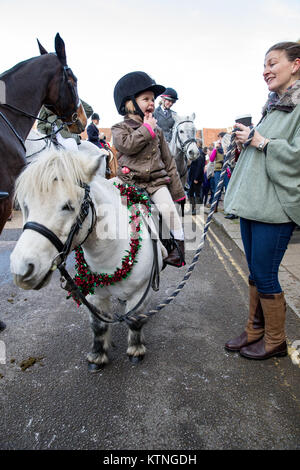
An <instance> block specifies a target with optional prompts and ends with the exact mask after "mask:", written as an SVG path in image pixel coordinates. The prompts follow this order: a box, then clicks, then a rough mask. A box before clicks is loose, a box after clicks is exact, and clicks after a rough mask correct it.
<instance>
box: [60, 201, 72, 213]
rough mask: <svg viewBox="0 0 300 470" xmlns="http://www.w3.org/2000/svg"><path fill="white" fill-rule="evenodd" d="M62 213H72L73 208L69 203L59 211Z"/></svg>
mask: <svg viewBox="0 0 300 470" xmlns="http://www.w3.org/2000/svg"><path fill="white" fill-rule="evenodd" d="M61 210H62V211H74V210H75V209H74V207H72V205H71V203H70V202H67V203H66V204H65V205H64V206H63V207H62V209H61Z"/></svg>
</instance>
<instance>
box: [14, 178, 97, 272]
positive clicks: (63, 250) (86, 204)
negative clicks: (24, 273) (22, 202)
mask: <svg viewBox="0 0 300 470" xmlns="http://www.w3.org/2000/svg"><path fill="white" fill-rule="evenodd" d="M80 187H81V188H83V189H84V198H83V201H82V203H81V206H80V211H79V214H78V216H77V217H76V220H75V222H74V224H73V225H72V227H71V230H70V233H69V235H68V237H67V240H66V241H65V243H62V241H61V240H60V239H59V238H58V237H57V235H55V233H54V232H52V231H51V230H49V229H48V228H47V227H45V225H42V224H39V223H38V222H31V221H30V222H27V223H26V224H25V225H24V227H23V231H24V230H26V229H29V230H33V231H35V232H38V233H40V234H41V235H43V236H44V237H46V238H47V239H48V240H49V241H50V242H51V243H52V245H54V246H55V248H56V249H57V251H58V255H57V256H56V257H55V258H54V260H53V262H52V266H51V268H50V269H51V270H52V271H54V270H55V269H56V268H58V269H60V267H61V266H62V265H63V264H64V263H65V261H66V259H67V256H68V254H69V253H70V251H71V246H72V242H73V239H74V237H75V235H76V234H77V233H78V232H79V230H80V229H81V227H82V224H83V222H84V221H85V219H86V217H87V216H88V213H89V210H90V208H91V210H92V222H91V225H90V228H89V230H88V233H87V235H86V237H85V238H84V240H83V241H82V242H80V244H81V245H82V244H83V243H84V242H85V241H86V239H87V238H88V236H89V235H90V233H91V232H92V231H93V229H94V227H95V223H96V211H95V206H94V203H93V201H92V199H91V197H90V187H89V186H88V185H87V184H85V183H81V184H80ZM58 257H60V260H59V263H57V262H56V260H57V258H58Z"/></svg>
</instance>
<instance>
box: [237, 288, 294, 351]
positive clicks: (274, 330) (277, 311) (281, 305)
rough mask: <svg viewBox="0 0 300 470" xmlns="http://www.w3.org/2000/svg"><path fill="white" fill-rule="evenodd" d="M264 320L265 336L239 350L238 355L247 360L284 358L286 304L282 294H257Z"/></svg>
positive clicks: (285, 348)
mask: <svg viewBox="0 0 300 470" xmlns="http://www.w3.org/2000/svg"><path fill="white" fill-rule="evenodd" d="M259 296H260V302H261V306H262V309H263V312H264V318H265V335H264V337H263V338H262V339H261V340H260V341H257V342H256V343H254V344H251V345H250V346H245V347H243V348H242V349H241V350H240V354H241V355H242V356H244V357H247V358H249V359H268V358H269V357H274V356H277V357H279V356H286V355H287V344H286V337H285V329H284V325H285V312H286V302H285V299H284V293H283V292H281V293H280V294H259Z"/></svg>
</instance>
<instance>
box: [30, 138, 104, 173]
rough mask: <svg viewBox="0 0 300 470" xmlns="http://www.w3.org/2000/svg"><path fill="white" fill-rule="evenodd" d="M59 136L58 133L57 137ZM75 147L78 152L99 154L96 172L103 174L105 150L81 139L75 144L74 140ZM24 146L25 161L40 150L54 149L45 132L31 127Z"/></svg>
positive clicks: (31, 158)
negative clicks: (78, 143)
mask: <svg viewBox="0 0 300 470" xmlns="http://www.w3.org/2000/svg"><path fill="white" fill-rule="evenodd" d="M59 137H60V136H59V135H58V138H59ZM63 140H64V139H62V138H60V140H59V142H60V143H62V142H63ZM65 140H72V141H73V140H74V139H65ZM74 143H75V145H74V146H75V148H77V149H78V151H79V152H80V153H82V152H83V153H85V154H88V155H91V156H93V155H95V156H96V155H99V156H101V157H102V158H101V160H100V165H99V169H98V172H97V173H98V174H99V175H101V176H105V170H106V158H105V157H106V155H107V153H106V152H103V151H102V150H101V149H100V148H98V147H97V146H96V145H94V144H92V143H91V142H89V141H88V140H82V141H81V143H80V145H78V146H77V144H76V142H75V140H74ZM25 148H26V160H27V163H30V162H31V161H32V160H33V159H35V158H37V157H39V155H40V154H41V152H43V151H44V150H45V151H46V150H52V151H53V150H55V145H54V144H52V143H50V142H49V139H45V134H41V133H40V132H39V131H38V130H36V129H31V131H30V132H29V134H28V136H27V139H26V141H25Z"/></svg>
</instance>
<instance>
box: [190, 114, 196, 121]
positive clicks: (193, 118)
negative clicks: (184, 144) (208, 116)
mask: <svg viewBox="0 0 300 470" xmlns="http://www.w3.org/2000/svg"><path fill="white" fill-rule="evenodd" d="M195 117H196V114H195V113H192V115H191V120H192V121H194V120H195Z"/></svg>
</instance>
